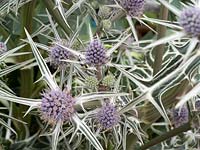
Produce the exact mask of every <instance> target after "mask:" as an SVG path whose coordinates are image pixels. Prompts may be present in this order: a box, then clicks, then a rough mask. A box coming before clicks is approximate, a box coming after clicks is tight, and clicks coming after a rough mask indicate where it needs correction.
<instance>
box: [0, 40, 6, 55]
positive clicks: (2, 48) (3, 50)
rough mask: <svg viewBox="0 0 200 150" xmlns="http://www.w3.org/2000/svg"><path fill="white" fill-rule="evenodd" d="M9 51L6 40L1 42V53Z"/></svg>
mask: <svg viewBox="0 0 200 150" xmlns="http://www.w3.org/2000/svg"><path fill="white" fill-rule="evenodd" d="M6 51H7V46H6V44H5V43H4V42H0V54H3V53H5V52H6Z"/></svg>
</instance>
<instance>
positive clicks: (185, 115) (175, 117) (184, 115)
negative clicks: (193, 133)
mask: <svg viewBox="0 0 200 150" xmlns="http://www.w3.org/2000/svg"><path fill="white" fill-rule="evenodd" d="M180 109H181V110H180ZM180 109H173V110H172V122H173V123H174V126H175V127H176V128H177V127H179V126H181V125H183V124H185V123H187V122H188V121H189V111H188V108H187V107H186V106H183V107H182V108H180Z"/></svg>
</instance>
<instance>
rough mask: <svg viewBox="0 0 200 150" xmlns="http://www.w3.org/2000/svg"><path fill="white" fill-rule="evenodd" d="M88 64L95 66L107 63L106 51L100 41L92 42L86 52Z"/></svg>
mask: <svg viewBox="0 0 200 150" xmlns="http://www.w3.org/2000/svg"><path fill="white" fill-rule="evenodd" d="M86 63H87V64H89V65H95V66H97V65H103V64H105V63H106V51H105V48H104V46H103V44H102V43H101V41H100V40H97V39H95V40H93V41H91V42H90V44H89V46H88V48H87V51H86Z"/></svg>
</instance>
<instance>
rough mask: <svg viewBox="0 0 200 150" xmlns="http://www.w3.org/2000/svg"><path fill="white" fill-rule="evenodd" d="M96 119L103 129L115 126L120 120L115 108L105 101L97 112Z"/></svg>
mask: <svg viewBox="0 0 200 150" xmlns="http://www.w3.org/2000/svg"><path fill="white" fill-rule="evenodd" d="M96 117H97V120H98V122H99V124H100V125H101V126H102V127H103V128H104V129H109V128H112V127H113V126H115V125H116V124H117V123H118V122H119V121H120V115H119V113H118V112H117V108H116V107H115V106H114V105H113V104H110V103H106V104H105V105H104V106H102V108H101V109H100V110H99V111H98V112H97V115H96Z"/></svg>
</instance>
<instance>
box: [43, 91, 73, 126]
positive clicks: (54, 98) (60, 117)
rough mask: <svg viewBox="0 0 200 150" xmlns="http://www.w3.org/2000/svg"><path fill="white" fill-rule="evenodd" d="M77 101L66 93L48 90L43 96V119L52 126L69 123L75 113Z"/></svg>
mask: <svg viewBox="0 0 200 150" xmlns="http://www.w3.org/2000/svg"><path fill="white" fill-rule="evenodd" d="M74 105H75V100H74V98H73V97H72V96H71V95H70V94H69V93H66V92H65V91H61V90H50V91H49V90H47V91H46V92H44V93H43V94H42V104H41V107H40V111H41V119H42V120H44V121H45V122H48V123H50V124H55V123H56V122H58V121H68V120H69V119H70V118H71V117H72V115H73V114H74V112H75V108H74Z"/></svg>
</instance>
